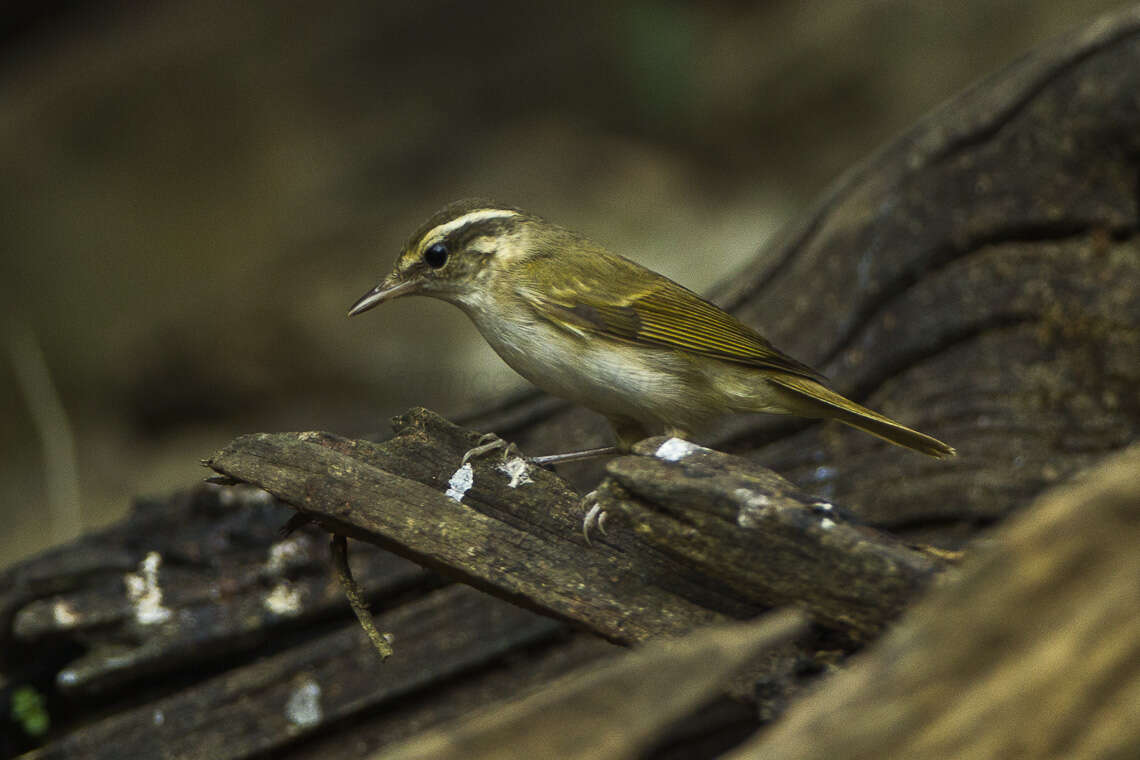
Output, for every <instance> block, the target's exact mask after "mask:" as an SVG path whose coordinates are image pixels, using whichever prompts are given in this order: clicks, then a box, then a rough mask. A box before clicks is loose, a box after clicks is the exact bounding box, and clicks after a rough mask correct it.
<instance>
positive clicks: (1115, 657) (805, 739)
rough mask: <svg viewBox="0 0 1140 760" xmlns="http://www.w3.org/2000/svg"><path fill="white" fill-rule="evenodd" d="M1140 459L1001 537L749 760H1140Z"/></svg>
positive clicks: (1047, 501)
mask: <svg viewBox="0 0 1140 760" xmlns="http://www.w3.org/2000/svg"><path fill="white" fill-rule="evenodd" d="M1138 474H1140V446H1133V447H1131V448H1130V449H1129V450H1128V451H1126V452H1125V453H1124V454H1121V455H1119V456H1117V457H1115V458H1113V459H1112V460H1111V461H1109V462H1108V463H1106V464H1104V465H1102V466H1100V467H1098V468H1095V469H1094V470H1093V471H1092V472H1090V473H1088V474H1086V475H1084V476H1083V477H1082V478H1081V479H1079V480H1077V481H1076V482H1073V483H1072V484H1068V485H1065V486H1064V487H1061V488H1057V489H1055V490H1054V491H1051V492H1050V493H1049V494H1047V495H1046V496H1044V497H1043V498H1042V499H1041V500H1040V501H1038V503H1037V504H1035V505H1033V506H1032V507H1031V508H1030V509H1029V510H1027V511H1026V512H1025V513H1023V514H1021V515H1019V516H1017V517H1015V518H1014V519H1012V520H1010V521H1009V523H1008V524H1006V525H1004V526H1002V527H1001V529H999V530H998V531H996V533H995V534H994V535H993V536H992V537H991V539H990V540H989V541H988V542H987V545H986V546H985V548H984V549H982V550H979V551H978V553H977V556H975V557H972V558H971V559H970V560H969V561H968V562H966V563H965V564H964V565H963V567H962V570H961V574H960V577H958V578H956V579H955V581H954V582H952V583H948V584H946V586H945V587H944V588H941V589H939V590H937V591H935V592H933V593H931V594H930V596H929V597H928V598H927V599H925V600H923V601H922V602H921V603H920V604H918V605H917V606H916V607H915V608H914V609H913V610H911V612H910V613H908V615H907V616H906V618H905V619H904V620H902V621H901V622H900V623H899V625H898V627H897V628H896V629H894V630H892V631H891V632H890V633H889V634H888V635H887V636H886V637H884V639H883V640H882V641H881V642H880V643H879V644H878V646H876V647H875V648H874V650H873V651H871V652H868V653H867V654H866V655H865V656H863V657H861V658H859V659H858V661H857V662H855V663H853V664H852V666H851V668H850V669H849V670H848V671H847V672H845V673H842V674H840V675H837V676H835V677H834V678H833V679H830V680H829V681H824V682H823V683H821V684H819V689H818V691H817V693H815V694H814V695H813V696H812V697H811V698H809V699H806V700H805V701H803V702H801V703H799V704H797V705H796V706H794V707H793V708H792V709H791V710H790V711H789V712H788V714H787V715H786V716H785V717H784V719H783V720H782V721H781V722H780V723H779V724H778V725H776V726H775V727H774V728H773V729H772V730H771V731H770V732H769V733H767V734H765V735H764V736H763V737H762V738H760V739H758V740H756V742H755V743H753V744H751V745H749V746H748V747H743V748H741V749H740V751H738V752H735V753H733V755H732V757H733V758H736V759H737V760H744V759H745V758H765V760H783V759H784V758H799V759H800V760H810V759H811V758H819V759H820V760H823V758H827V760H840V759H842V760H848V759H850V760H855V758H868V759H869V758H883V757H953V758H959V759H960V760H974V759H975V758H978V759H980V758H1015V757H1025V758H1036V759H1038V760H1049V759H1050V758H1057V759H1058V760H1061V758H1064V759H1065V760H1083V759H1084V758H1105V757H1119V758H1128V757H1140V723H1137V721H1136V715H1137V708H1138V706H1140V584H1138V583H1137V581H1138V579H1140V550H1138V549H1137V547H1140V478H1138Z"/></svg>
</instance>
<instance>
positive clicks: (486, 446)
mask: <svg viewBox="0 0 1140 760" xmlns="http://www.w3.org/2000/svg"><path fill="white" fill-rule="evenodd" d="M500 450H501V451H502V452H503V461H504V462H505V461H506V460H507V459H508V458H509V457H510V456H511V454H514V455H516V456H517V455H518V452H519V450H518V447H517V446H515V445H514V444H513V443H507V442H506V441H504V440H503V439H502V438H500V437H499V436H497V435H495V434H494V433H484V434H483V435H481V436H479V441H478V443H476V444H475V446H473V447H472V448H470V449H467V451H466V452H464V454H463V459H462V460H461V461H460V462H459V466H460V467H462V466H463V465H465V464H467V463H468V462H469V461H471V460H472V459H474V458H475V457H481V456H483V455H484V454H490V453H491V452H492V451H500Z"/></svg>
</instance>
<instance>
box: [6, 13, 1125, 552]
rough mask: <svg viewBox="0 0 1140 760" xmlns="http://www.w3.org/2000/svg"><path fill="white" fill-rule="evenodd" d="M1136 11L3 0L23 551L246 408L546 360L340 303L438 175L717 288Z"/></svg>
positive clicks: (101, 518)
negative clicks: (916, 147)
mask: <svg viewBox="0 0 1140 760" xmlns="http://www.w3.org/2000/svg"><path fill="white" fill-rule="evenodd" d="M1117 5H1119V2H1100V1H1098V0H1083V1H1082V2H1079V3H1073V2H1060V1H1059V0H1057V1H1053V0H1041V1H1039V2H1029V1H1026V0H960V1H959V2H956V3H945V4H941V3H938V4H936V3H914V2H905V1H904V0H876V1H874V2H851V1H850V0H782V1H773V2H763V3H747V2H733V1H730V0H721V1H719V2H716V1H713V2H709V1H704V0H702V1H701V2H697V1H696V0H691V1H690V2H635V1H632V0H605V1H604V2H602V1H601V0H596V1H595V0H573V1H572V2H561V1H559V0H556V1H555V2H545V3H533V2H524V1H523V0H517V1H514V2H512V1H502V2H485V3H456V2H432V1H431V0H415V1H414V2H413V1H412V0H385V1H384V2H355V1H354V0H321V1H320V2H316V1H315V0H295V1H293V2H268V1H267V0H247V2H242V3H229V2H221V1H217V2H214V1H211V0H151V1H150V2H129V1H127V0H120V1H118V2H114V1H112V0H103V1H102V2H92V1H88V2H67V1H66V0H47V1H45V2H39V3H34V2H30V1H29V2H25V3H9V4H7V5H6V10H5V19H4V24H5V26H4V28H3V31H2V32H0V34H2V37H0V287H2V288H3V292H2V294H0V295H2V302H0V303H2V306H0V313H2V315H3V333H2V334H0V345H2V349H3V350H2V351H0V404H2V405H3V407H2V409H0V415H2V419H3V423H2V425H0V441H2V443H0V445H2V446H3V476H2V478H0V519H2V520H3V525H4V529H3V530H0V566H2V565H4V564H7V563H10V562H12V561H14V560H16V559H18V558H20V557H23V556H26V555H27V554H30V553H32V552H34V551H36V550H38V549H41V548H43V547H44V546H47V545H49V544H51V543H55V542H58V541H61V540H65V539H67V538H69V537H71V536H74V535H76V534H78V533H79V532H80V531H84V530H90V529H92V528H95V527H98V526H100V525H103V524H106V523H107V522H109V521H112V520H114V519H116V518H118V517H120V516H122V515H123V514H124V513H125V512H126V510H127V509H128V508H129V506H130V503H131V499H132V497H134V496H136V495H142V494H161V493H165V492H168V491H171V490H173V489H176V488H180V487H184V486H187V485H191V484H193V483H194V482H196V481H197V480H199V479H201V478H202V477H204V476H205V475H206V474H207V473H206V471H205V470H203V469H202V468H201V466H200V465H199V464H198V462H199V460H200V459H201V458H203V457H205V456H208V455H209V454H211V453H212V452H213V451H214V450H216V449H218V448H220V447H221V446H223V445H225V444H226V443H227V442H228V441H229V440H230V439H231V438H232V437H233V436H235V435H237V434H240V433H244V432H251V431H258V430H266V431H269V430H273V431H277V430H307V429H324V430H331V431H334V432H337V433H341V434H345V435H357V434H361V433H365V432H371V431H377V430H382V429H386V428H387V419H388V417H390V416H391V415H393V414H395V413H398V412H401V411H403V410H405V409H406V408H408V407H410V406H413V405H417V404H421V405H426V406H431V407H433V408H435V409H437V410H439V411H441V412H442V413H444V414H455V413H458V412H461V411H463V410H465V409H471V408H473V407H475V406H478V405H479V404H480V403H485V402H486V401H487V400H488V399H491V398H494V397H497V396H500V395H502V394H504V393H508V392H510V391H512V390H517V389H520V388H522V387H524V385H525V384H524V381H522V380H521V379H519V378H517V377H516V376H514V375H513V374H512V373H511V371H510V370H509V369H507V368H506V367H505V366H504V365H503V364H502V363H501V362H500V361H499V360H498V359H497V357H495V356H494V354H493V353H492V352H491V350H490V349H489V348H488V347H487V346H486V345H485V344H484V343H483V342H482V340H481V339H480V338H479V337H478V334H477V333H476V332H475V330H474V328H473V327H472V326H471V325H470V324H469V323H468V322H467V321H466V319H465V318H464V317H463V316H462V314H461V313H460V312H459V311H458V310H456V309H454V308H453V307H450V306H448V305H446V304H443V303H441V302H435V301H432V300H429V299H410V300H405V301H399V302H397V303H393V304H390V305H386V306H385V307H384V308H383V309H380V310H377V311H375V312H372V313H369V314H368V315H367V316H365V317H361V318H359V319H354V320H352V321H349V320H347V319H346V318H345V312H346V310H347V308H348V306H349V305H350V304H352V302H353V301H354V300H355V299H356V298H357V297H358V296H360V295H361V294H362V293H364V292H365V291H366V290H368V289H369V288H371V287H372V286H373V285H375V284H376V283H377V282H378V281H379V278H380V277H381V276H382V275H383V274H385V273H386V272H387V270H388V268H389V266H390V264H391V263H392V260H393V259H394V257H395V255H396V253H397V252H398V250H399V248H400V246H401V244H402V243H403V242H404V240H405V239H406V237H407V236H408V235H409V234H410V233H411V232H412V231H413V230H414V229H415V228H416V227H417V226H418V225H419V224H420V222H422V221H423V219H424V218H426V217H427V216H428V215H429V214H430V213H431V212H432V211H434V210H435V209H436V208H437V207H439V206H441V205H443V204H444V203H446V202H448V201H451V200H454V199H457V198H461V197H465V196H470V195H479V196H484V197H491V198H495V199H497V200H500V201H503V202H505V203H509V204H513V205H519V206H522V207H524V208H527V209H528V210H531V211H534V212H536V213H539V214H541V215H544V216H546V217H548V218H549V219H551V220H553V221H556V222H559V223H561V224H564V225H566V226H570V227H573V228H576V229H578V230H580V231H582V232H585V233H586V234H588V235H589V236H591V237H593V238H595V239H597V240H598V241H600V242H602V243H605V244H607V245H609V246H610V247H611V248H613V249H615V250H616V251H618V252H621V253H623V254H625V255H628V256H630V257H632V258H635V259H638V260H640V261H642V262H644V263H647V264H649V265H650V266H653V267H655V268H657V269H658V270H660V271H662V272H664V273H665V274H667V275H669V276H671V277H673V278H674V279H677V280H679V281H681V282H683V283H685V284H686V285H689V286H690V287H693V288H695V289H698V290H701V289H706V288H708V287H709V286H711V285H712V284H713V283H715V282H716V281H717V280H719V279H721V278H724V277H727V276H729V275H730V274H731V273H732V272H733V270H734V269H735V268H737V267H738V266H739V265H740V264H741V263H742V262H743V261H745V260H747V259H748V258H750V257H751V256H753V255H755V253H756V250H757V249H758V247H759V246H760V245H761V244H762V243H763V242H764V240H765V239H766V238H768V237H769V236H770V235H772V234H773V233H774V232H775V231H776V230H778V228H779V227H780V226H781V225H782V224H784V223H785V222H787V221H788V220H789V219H790V218H791V217H792V216H794V215H795V214H797V213H800V212H802V211H803V210H804V209H805V207H806V206H807V205H808V204H809V203H810V202H811V200H812V198H813V197H814V196H816V195H817V194H819V193H820V192H821V191H822V190H824V189H825V187H826V185H827V184H828V183H829V182H830V181H832V180H833V179H835V178H836V177H837V176H838V175H839V174H840V173H842V172H843V171H844V170H845V169H847V168H849V167H850V166H851V165H852V164H854V163H855V162H857V161H858V160H860V159H861V158H863V157H865V156H866V155H867V154H868V153H869V152H870V151H872V150H873V149H875V148H876V147H877V146H878V145H880V144H882V143H884V142H885V141H887V140H888V139H889V138H890V137H892V136H893V135H894V134H895V133H897V132H898V131H900V130H902V129H904V128H905V127H907V126H908V125H909V124H911V123H912V122H914V121H915V120H916V119H918V118H919V117H921V116H922V115H923V114H924V113H925V112H927V111H928V110H929V109H930V108H931V107H933V106H934V105H936V104H937V103H939V102H940V101H942V100H944V99H946V98H947V97H950V96H952V95H953V94H955V93H956V92H957V91H959V90H960V89H962V88H963V87H965V86H967V85H968V84H970V83H971V82H972V81H973V80H975V79H977V78H978V77H980V76H983V75H985V74H987V73H989V72H991V71H994V70H995V69H997V68H999V67H1001V66H1003V65H1004V64H1006V63H1008V62H1010V61H1011V60H1013V59H1014V58H1015V57H1017V56H1019V55H1021V54H1022V53H1024V52H1025V51H1027V50H1028V49H1029V48H1031V47H1032V46H1034V45H1036V44H1038V43H1040V42H1043V41H1045V40H1046V39H1048V38H1049V37H1052V36H1054V35H1056V34H1058V33H1061V32H1063V31H1066V30H1068V29H1070V28H1072V27H1075V26H1077V25H1080V24H1082V23H1084V22H1087V21H1088V20H1090V19H1091V18H1093V17H1094V16H1095V15H1097V14H1099V13H1102V12H1104V11H1106V10H1110V9H1112V8H1113V7H1115V6H1117ZM599 443H601V442H599Z"/></svg>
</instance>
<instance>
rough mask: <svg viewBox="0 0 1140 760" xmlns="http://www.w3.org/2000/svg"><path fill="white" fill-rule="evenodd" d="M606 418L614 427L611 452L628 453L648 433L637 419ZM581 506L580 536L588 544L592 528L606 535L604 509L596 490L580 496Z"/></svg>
mask: <svg viewBox="0 0 1140 760" xmlns="http://www.w3.org/2000/svg"><path fill="white" fill-rule="evenodd" d="M606 419H607V420H609V423H610V427H612V428H613V429H614V437H616V438H617V445H616V446H610V447H609V448H610V449H611V450H612V453H613V454H628V453H629V452H630V451H631V450H632V449H633V444H635V443H637V442H638V441H640V440H641V439H643V438H646V437H647V436H648V435H649V431H648V430H647V429H646V427H645V425H643V424H642V423H640V422H638V421H637V420H632V419H629V418H628V417H607V418H606ZM599 451H600V449H599ZM582 507H583V508H584V509H585V510H586V516H585V517H584V518H583V519H582V536H583V537H584V538H585V539H586V543H587V544H588V543H590V531H591V530H593V529H594V528H597V529H598V532H600V533H601V534H602V535H603V536H604V535H606V511H605V510H604V509H602V505H601V504H599V503H598V492H597V491H596V490H595V491H590V492H589V493H588V494H586V495H585V496H583V497H582Z"/></svg>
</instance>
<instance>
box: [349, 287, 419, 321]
mask: <svg viewBox="0 0 1140 760" xmlns="http://www.w3.org/2000/svg"><path fill="white" fill-rule="evenodd" d="M418 286H419V283H418V282H416V281H415V280H407V281H405V282H399V283H396V284H394V285H393V284H392V283H390V282H389V281H388V280H385V281H384V282H382V283H380V284H379V285H377V286H376V287H374V288H373V289H372V290H370V291H368V292H367V293H365V294H364V295H363V296H361V297H360V300H358V301H357V302H356V303H354V304H353V305H352V308H351V309H349V310H348V316H350V317H355V316H356V315H357V314H363V313H364V312H366V311H368V310H369V309H371V308H372V307H374V306H379V305H380V304H382V303H384V302H385V301H391V300H392V299H393V298H399V297H400V296H406V295H408V294H409V293H414V292H415V291H416V288H417V287H418Z"/></svg>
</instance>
